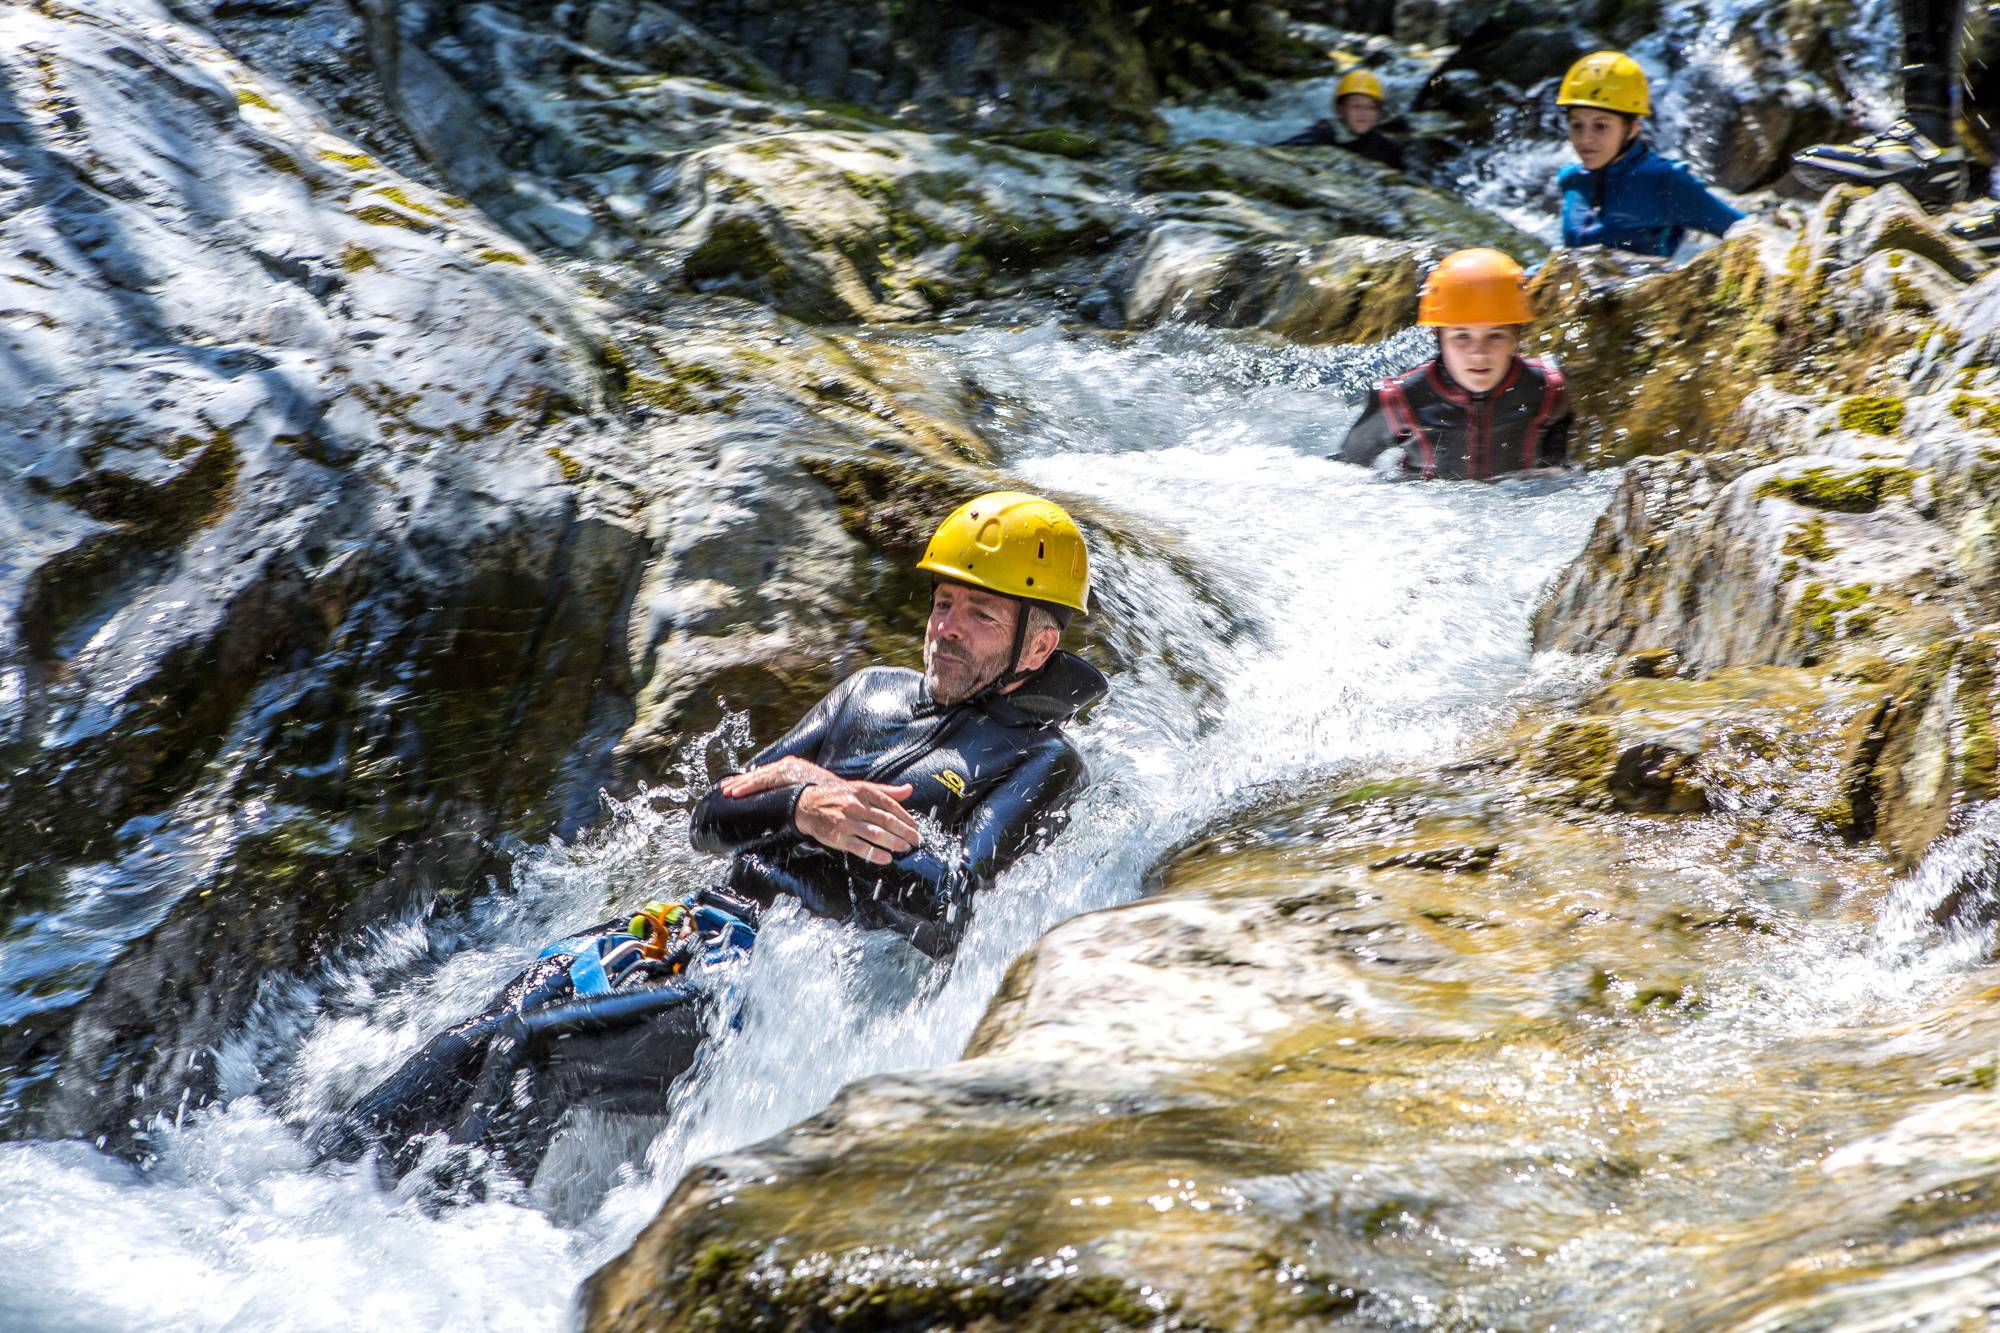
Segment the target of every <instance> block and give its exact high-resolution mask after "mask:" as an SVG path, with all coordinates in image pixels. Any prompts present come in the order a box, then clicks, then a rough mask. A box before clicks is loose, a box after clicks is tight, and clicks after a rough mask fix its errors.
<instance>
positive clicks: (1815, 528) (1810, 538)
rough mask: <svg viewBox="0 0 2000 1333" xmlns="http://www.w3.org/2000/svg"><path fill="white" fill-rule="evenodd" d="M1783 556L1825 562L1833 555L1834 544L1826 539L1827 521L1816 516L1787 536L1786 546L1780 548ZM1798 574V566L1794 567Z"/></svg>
mask: <svg viewBox="0 0 2000 1333" xmlns="http://www.w3.org/2000/svg"><path fill="white" fill-rule="evenodd" d="M1778 550H1779V553H1780V554H1781V555H1795V556H1798V557H1800V558H1801V559H1805V560H1824V559H1826V558H1827V557H1828V556H1830V555H1832V554H1833V543H1832V542H1830V541H1828V540H1827V539H1826V520H1825V519H1823V518H1821V517H1819V516H1818V515H1817V514H1815V515H1814V516H1813V517H1811V518H1809V519H1807V520H1806V521H1805V522H1804V523H1801V524H1800V525H1799V526H1798V527H1796V528H1793V529H1792V530H1791V531H1790V532H1788V533H1786V534H1785V544H1784V545H1783V546H1781V547H1779V548H1778ZM1793 569H1794V572H1796V566H1794V567H1793Z"/></svg>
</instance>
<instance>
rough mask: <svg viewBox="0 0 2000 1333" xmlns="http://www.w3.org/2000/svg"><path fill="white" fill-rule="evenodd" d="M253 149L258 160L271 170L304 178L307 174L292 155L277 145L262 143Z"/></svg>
mask: <svg viewBox="0 0 2000 1333" xmlns="http://www.w3.org/2000/svg"><path fill="white" fill-rule="evenodd" d="M253 147H254V151H255V152H256V154H257V157H258V159H259V160H260V161H262V162H263V164H264V165H265V166H267V167H269V168H270V169H271V170H273V171H275V172H278V173H280V174H281V175H285V176H300V177H303V176H304V175H305V174H306V173H305V171H304V169H303V168H301V167H300V166H299V164H298V163H297V162H296V161H294V160H293V159H292V155H291V154H290V153H287V152H286V151H285V150H284V149H282V148H280V147H278V146H277V145H276V144H268V143H260V144H256V145H254V146H253Z"/></svg>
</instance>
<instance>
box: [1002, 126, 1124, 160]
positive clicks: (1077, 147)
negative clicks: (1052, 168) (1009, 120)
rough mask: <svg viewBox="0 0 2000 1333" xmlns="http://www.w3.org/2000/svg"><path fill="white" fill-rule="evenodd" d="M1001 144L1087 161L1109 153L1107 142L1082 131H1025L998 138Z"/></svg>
mask: <svg viewBox="0 0 2000 1333" xmlns="http://www.w3.org/2000/svg"><path fill="white" fill-rule="evenodd" d="M997 137H998V138H999V141H1000V142H1001V143H1004V144H1007V145H1008V146H1009V147H1012V148H1020V149H1024V150H1026V151H1027V152H1030V153H1047V154H1048V155H1050V156H1051V157H1067V158H1073V159H1087V158H1097V157H1103V156H1105V155H1106V153H1107V152H1109V151H1110V150H1109V147H1108V145H1107V144H1106V143H1105V141H1104V140H1103V139H1101V138H1099V137H1098V136H1097V135H1095V134H1085V133H1084V132H1082V131H1081V130H1065V129H1054V128H1050V129H1040V130H1023V131H1021V132H1019V133H1017V134H1003V135H999V136H997Z"/></svg>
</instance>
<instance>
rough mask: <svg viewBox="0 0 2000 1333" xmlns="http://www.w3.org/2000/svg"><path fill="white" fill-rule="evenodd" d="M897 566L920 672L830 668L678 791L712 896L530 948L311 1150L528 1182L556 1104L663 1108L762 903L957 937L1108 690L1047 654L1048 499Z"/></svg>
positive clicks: (1060, 793)
mask: <svg viewBox="0 0 2000 1333" xmlns="http://www.w3.org/2000/svg"><path fill="white" fill-rule="evenodd" d="M917 568H918V569H919V570H921V571H923V572H925V573H927V574H929V575H930V576H931V580H932V587H931V598H930V616H929V619H928V620H927V621H926V623H925V626H924V636H923V670H922V671H913V670H906V669H904V668H901V667H890V666H874V667H868V668H865V669H863V670H861V671H858V672H856V673H855V674H853V675H851V676H849V677H848V678H847V679H846V680H844V681H842V682H841V683H840V684H838V685H836V686H835V687H834V688H833V690H832V691H831V692H830V693H829V694H827V696H826V697H825V698H823V699H821V700H820V701H819V703H818V704H816V705H814V706H813V707H812V708H811V709H810V710H809V711H808V712H807V713H806V715H805V716H804V717H803V718H801V719H800V720H799V721H798V723H797V724H796V725H795V726H793V727H792V729H791V730H790V731H787V732H786V733H785V734H784V735H783V736H781V737H779V738H778V739H777V740H776V741H774V742H772V743H771V744H770V745H768V746H766V747H765V748H764V749H763V750H762V751H760V752H759V753H758V754H757V755H756V756H755V757H754V758H752V759H751V761H750V763H749V764H748V765H746V766H745V767H744V769H743V770H742V771H741V772H739V773H736V774H733V775H731V776H729V777H727V778H724V779H723V780H722V781H721V782H719V783H718V784H716V785H715V786H714V787H713V788H712V789H710V790H709V792H708V793H707V794H706V795H704V796H703V797H702V798H701V800H700V801H699V802H698V803H697V804H696V805H695V808H694V811H693V814H692V816H691V819H690V827H689V838H690V841H691V842H692V843H693V845H694V847H695V850H697V851H701V852H709V853H721V854H725V855H727V856H728V857H729V863H728V868H727V871H726V872H725V874H724V876H723V880H722V883H721V884H720V885H719V886H717V887H715V888H710V889H704V890H702V891H700V892H698V893H696V894H693V895H690V896H688V897H686V898H684V899H681V900H679V901H673V902H654V903H648V904H646V905H645V907H643V908H642V909H641V910H640V911H639V912H638V913H637V914H636V915H634V916H632V917H631V918H630V919H629V922H628V920H627V919H625V918H620V919H618V920H615V921H610V922H605V923H602V924H600V925H597V926H595V927H592V928H591V929H589V930H586V931H584V932H582V933H580V934H578V935H575V936H572V937H570V938H568V939H564V940H560V941H557V942H556V943H555V944H552V945H550V946H549V947H548V948H547V949H545V950H543V951H542V954H541V956H540V957H539V958H537V959H536V961H535V962H534V963H533V964H532V965H531V966H530V967H529V968H528V969H527V970H525V971H523V972H522V973H521V974H520V975H518V976H517V977H515V979H514V980H513V981H512V982H511V983H509V985H508V986H507V988H506V989H505V990H504V991H503V992H502V993H501V995H500V996H499V997H498V999H497V1000H496V1001H495V1003H494V1004H493V1005H492V1006H491V1007H490V1008H489V1009H487V1010H486V1012H484V1013H482V1014H480V1015H478V1016H476V1017H474V1018H470V1019H467V1020H466V1021H464V1022H462V1023H460V1024H458V1025H457V1026H455V1027H453V1028H451V1029H449V1030H447V1031H445V1032H441V1033H439V1034H437V1035H436V1036H434V1037H433V1038H432V1039H431V1040H430V1042H429V1043H428V1044H427V1045H425V1046H424V1047H423V1048H422V1049H421V1050H419V1051H418V1052H417V1053H416V1054H415V1055H413V1056H411V1057H410V1059H409V1060H408V1061H406V1062H405V1063H404V1065H403V1066H402V1067H401V1068H400V1069H398V1070H397V1071H396V1072H395V1073H394V1074H392V1075H390V1077H389V1078H387V1079H385V1080H383V1082H382V1083H381V1084H379V1085H378V1086H377V1087H376V1088H375V1089H374V1090H373V1091H371V1092H370V1093H368V1094H367V1095H366V1096H364V1097H362V1098H361V1099H360V1100H359V1101H358V1102H357V1103H356V1104H355V1106H354V1107H353V1109H351V1110H350V1111H349V1112H348V1113H347V1115H346V1116H345V1117H343V1118H342V1120H341V1121H340V1122H339V1123H338V1124H337V1125H335V1126H332V1127H330V1129H329V1130H327V1131H326V1132H324V1133H322V1134H320V1135H318V1136H316V1138H317V1141H318V1147H319V1152H320V1156H321V1158H322V1159H326V1158H342V1159H352V1158H355V1157H358V1156H360V1155H361V1154H363V1153H365V1152H367V1151H368V1150H369V1149H371V1148H379V1149H381V1150H382V1156H381V1157H380V1158H378V1162H380V1163H381V1164H382V1165H383V1166H385V1167H387V1168H390V1169H393V1170H394V1171H395V1172H396V1173H398V1174H400V1173H401V1172H403V1171H407V1170H408V1169H410V1167H411V1166H413V1165H414V1164H415V1163H416V1161H417V1157H418V1152H419V1149H420V1148H421V1139H422V1137H423V1136H426V1135H429V1134H433V1133H436V1132H439V1131H443V1132H446V1133H448V1134H450V1135H451V1137H452V1138H453V1140H454V1141H457V1142H465V1143H475V1144H479V1145H480V1146H482V1147H484V1148H486V1149H488V1150H490V1151H491V1152H493V1153H494V1154H495V1156H497V1157H498V1158H499V1159H500V1161H501V1163H502V1164H503V1166H504V1167H505V1168H506V1169H507V1170H508V1171H510V1172H511V1173H512V1174H514V1175H516V1176H518V1177H519V1178H520V1179H522V1180H523V1181H526V1180H529V1179H531V1178H532V1177H533V1175H534V1172H535V1169H536V1167H537V1166H538V1164H539V1163H540V1161H541V1158H542V1155H543V1153H544V1152H545V1151H546V1150H547V1147H548V1144H549V1140H550V1138H551V1137H552V1136H553V1134H554V1132H555V1129H556V1126H557V1123H558V1121H559V1120H560V1119H561V1117H562V1115H563V1114H564V1112H565V1111H567V1110H568V1109H570V1108H571V1107H573V1106H578V1107H588V1108H590V1109H593V1110H598V1111H608V1112H612V1113H626V1114H660V1113H663V1112H664V1111H665V1109H666V1106H667V1097H668V1094H669V1092H670V1090H671V1088H672V1085H673V1083H674V1081H675V1080H676V1079H678V1078H679V1076H680V1075H681V1074H682V1073H684V1072H685V1071H686V1070H687V1069H688V1068H689V1067H690V1066H691V1064H692V1063H693V1061H694V1057H695V1053H696V1051H697V1050H698V1049H699V1046H700V1044H701V1042H702V1040H703V1039H704V1037H705V1035H706V1034H707V1033H708V1032H710V1031H712V1030H713V1029H714V1026H715V1024H714V1022H713V1021H712V1018H711V1011H712V1010H713V1009H714V1008H715V1006H716V1004H717V1003H718V1000H717V988H718V986H719V984H720V983H719V982H717V981H716V980H715V978H717V977H721V976H726V975H728V969H729V968H731V967H732V966H734V965H737V964H739V963H740V962H741V960H742V959H743V958H744V957H745V956H746V955H747V953H748V951H749V949H750V948H751V947H752V945H753V944H754V941H755V937H756V930H757V927H758V924H759V921H760V918H761V915H762V913H763V912H764V911H765V910H766V909H768V908H770V907H771V906H772V905H774V904H775V903H776V902H777V901H778V900H779V899H780V898H786V897H789V898H796V899H797V900H798V901H799V902H800V903H801V904H803V905H804V907H805V908H806V909H807V910H808V911H810V912H813V913H816V914H818V915H821V916H827V917H833V918H838V919H842V920H848V921H852V922H854V923H856V924H857V925H860V926H862V927H864V928H884V929H888V930H891V931H894V932H896V933H897V934H899V935H901V936H903V937H904V938H905V939H907V940H908V941H909V942H910V943H911V944H912V945H914V946H915V947H916V948H917V949H919V950H921V951H922V952H924V953H926V954H928V955H930V956H932V957H941V956H945V955H948V954H950V953H951V952H952V951H953V950H955V949H956V948H957V946H958V942H959V940H960V938H961V937H962V936H963V935H964V933H965V930H966V927H967V925H968V924H969V922H970V920H971V917H972V908H973V899H974V898H975V897H976V896H977V894H978V893H979V892H980V891H981V890H982V889H984V888H986V887H987V886H989V885H990V884H992V882H993V881H994V879H995V878H996V877H998V876H999V875H1000V873H1001V872H1002V871H1004V870H1006V869H1007V867H1009V866H1010V865H1012V864H1013V863H1014V862H1015V861H1017V860H1018V859H1020V858H1021V857H1022V856H1024V855H1026V854H1028V853H1029V852H1031V851H1034V850H1036V849H1038V848H1040V847H1042V846H1043V845H1045V844H1046V843H1047V842H1048V841H1049V839H1051V838H1053V837H1054V836H1055V835H1056V834H1057V833H1058V832H1059V831H1061V829H1062V828H1063V827H1064V825H1065V823H1066V822H1067V819H1068V814H1067V811H1068V807H1069V805H1070V803H1071V802H1072V801H1073V800H1074V799H1075V798H1076V796H1077V795H1078V794H1079V793H1080V792H1081V791H1082V789H1083V787H1084V785H1085V783H1086V782H1087V781H1088V773H1087V771H1086V769H1085V767H1084V762H1083V757H1082V756H1081V755H1080V754H1079V753H1078V752H1077V749H1076V746H1075V745H1074V744H1073V743H1072V742H1071V741H1070V740H1069V738H1068V737H1067V736H1066V735H1065V734H1064V732H1063V727H1064V725H1065V724H1066V723H1067V722H1069V720H1070V719H1071V718H1073V717H1074V716H1075V715H1076V714H1077V713H1078V712H1079V711H1080V710H1081V709H1083V708H1085V707H1086V706H1088V705H1090V704H1091V703H1093V702H1095V701H1096V700H1098V699H1099V698H1101V697H1102V696H1103V695H1104V693H1105V691H1106V689H1107V688H1108V686H1107V683H1106V681H1105V679H1104V676H1103V675H1102V674H1101V673H1100V672H1098V670H1097V669H1096V668H1095V667H1093V666H1091V665H1090V664H1089V663H1088V662H1085V661H1084V660H1083V659H1082V658H1080V657H1078V656H1076V655H1075V654H1073V653H1069V652H1065V651H1063V649H1062V648H1061V646H1060V644H1061V639H1062V635H1063V631H1064V630H1065V628H1067V626H1068V624H1069V622H1070V619H1071V617H1072V616H1074V615H1077V614H1080V613H1086V612H1088V610H1089V608H1090V557H1089V553H1088V551H1087V550H1086V549H1085V545H1084V539H1083V534H1082V532H1081V531H1080V530H1079V529H1078V528H1077V525H1076V523H1075V522H1074V521H1073V520H1072V519H1071V518H1070V516H1069V515H1068V514H1066V513H1065V512H1063V510H1062V509H1061V507H1059V506H1057V505H1055V504H1053V503H1051V502H1049V501H1048V500H1044V499H1040V498H1038V497H1036V496H1032V495H1027V494H1023V493H1021V492H1018V491H995V492H992V493H990V494H987V495H981V496H979V497H977V498H976V499H973V500H970V501H968V502H966V503H965V504H963V505H961V506H960V507H959V508H958V509H957V510H956V511H954V512H953V513H952V514H951V515H950V516H949V517H947V518H946V519H945V520H944V521H943V523H941V524H940V525H939V526H938V528H937V530H936V532H935V533H934V534H933V536H932V537H931V539H930V543H929V545H928V546H927V547H926V548H925V550H924V554H923V558H922V560H920V561H919V562H918V564H917ZM739 970H740V969H739Z"/></svg>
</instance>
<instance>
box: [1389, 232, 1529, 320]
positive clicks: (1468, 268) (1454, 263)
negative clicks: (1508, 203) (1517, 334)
mask: <svg viewBox="0 0 2000 1333" xmlns="http://www.w3.org/2000/svg"><path fill="white" fill-rule="evenodd" d="M1524 283H1525V275H1524V274H1523V273H1522V272H1521V266H1520V265H1519V264H1517V263H1515V262H1514V261H1513V260H1512V259H1509V258H1508V257H1507V256H1506V255H1503V254H1501V253H1500V252H1499V251H1498V250H1455V251H1453V252H1452V253H1451V254H1448V255H1446V256H1445V257H1444V258H1443V259H1440V260H1439V261H1438V265H1437V267H1436V268H1434V269H1432V270H1431V271H1430V276H1429V277H1427V278H1425V279H1424V289H1423V291H1422V293H1421V294H1419V296H1418V297H1417V323H1418V324H1419V325H1420V326H1422V327H1424V328H1432V329H1437V328H1446V327H1449V326H1452V325H1459V324H1526V323H1528V322H1529V321H1531V320H1533V319H1534V317H1535V311H1534V308H1533V307H1532V306H1530V305H1529V304H1528V292H1527V288H1526V286H1525V285H1524Z"/></svg>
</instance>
